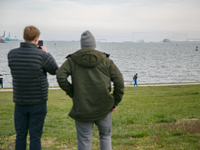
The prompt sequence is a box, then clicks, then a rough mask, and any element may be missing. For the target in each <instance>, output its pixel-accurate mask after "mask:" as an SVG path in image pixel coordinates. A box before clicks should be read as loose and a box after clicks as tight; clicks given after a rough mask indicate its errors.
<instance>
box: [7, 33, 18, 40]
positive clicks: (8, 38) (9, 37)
mask: <svg viewBox="0 0 200 150" xmlns="http://www.w3.org/2000/svg"><path fill="white" fill-rule="evenodd" d="M4 34H5V31H4ZM5 40H6V41H18V38H17V36H15V37H11V36H10V32H9V36H7V37H6V38H5Z"/></svg>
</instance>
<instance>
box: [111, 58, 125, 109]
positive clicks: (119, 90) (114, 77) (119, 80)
mask: <svg viewBox="0 0 200 150" xmlns="http://www.w3.org/2000/svg"><path fill="white" fill-rule="evenodd" d="M110 75H111V81H112V82H113V83H114V91H113V96H114V98H115V106H117V105H118V104H119V102H120V101H121V100H122V96H123V94H124V80H123V77H122V74H121V72H120V71H119V69H118V68H117V66H116V65H115V64H114V63H113V61H111V65H110Z"/></svg>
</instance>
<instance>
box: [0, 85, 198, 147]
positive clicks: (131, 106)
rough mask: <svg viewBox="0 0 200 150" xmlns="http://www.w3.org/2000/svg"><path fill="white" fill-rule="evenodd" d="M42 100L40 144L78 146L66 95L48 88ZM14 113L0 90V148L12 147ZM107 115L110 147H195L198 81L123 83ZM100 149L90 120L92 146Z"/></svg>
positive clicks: (10, 102)
mask: <svg viewBox="0 0 200 150" xmlns="http://www.w3.org/2000/svg"><path fill="white" fill-rule="evenodd" d="M47 106H48V113H47V116H46V120H45V125H44V128H43V136H42V147H43V150H74V149H77V146H76V145H77V140H76V129H75V124H74V120H73V119H71V118H70V117H68V112H69V111H70V108H71V106H72V101H71V99H70V98H69V97H68V96H66V94H65V93H64V92H63V91H62V90H50V91H49V100H48V103H47ZM13 114H14V103H13V102H12V92H0V150H4V149H5V150H13V149H14V145H15V144H14V143H15V134H16V133H15V130H14V119H13ZM112 117H113V120H112V122H113V131H112V147H113V150H132V149H133V150H134V149H141V150H155V149H162V150H165V149H167V150H182V149H184V150H199V149H200V85H181V86H161V87H126V88H125V94H124V97H123V100H122V102H121V103H120V104H119V106H118V109H117V110H116V111H115V112H113V113H112ZM28 141H29V140H28ZM99 149H100V148H99V140H98V130H97V127H96V126H94V133H93V141H92V150H99Z"/></svg>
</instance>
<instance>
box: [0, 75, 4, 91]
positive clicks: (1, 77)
mask: <svg viewBox="0 0 200 150" xmlns="http://www.w3.org/2000/svg"><path fill="white" fill-rule="evenodd" d="M3 78H4V76H3V75H2V74H0V84H1V89H2V90H3Z"/></svg>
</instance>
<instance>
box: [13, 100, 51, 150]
mask: <svg viewBox="0 0 200 150" xmlns="http://www.w3.org/2000/svg"><path fill="white" fill-rule="evenodd" d="M46 113H47V106H46V103H43V104H40V105H30V106H29V105H28V106H27V105H17V104H15V116H14V119H15V130H16V133H17V135H16V144H15V150H26V144H27V143H26V138H27V133H28V130H29V135H30V148H29V150H41V141H40V139H41V137H42V129H43V125H44V120H45V116H46Z"/></svg>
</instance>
